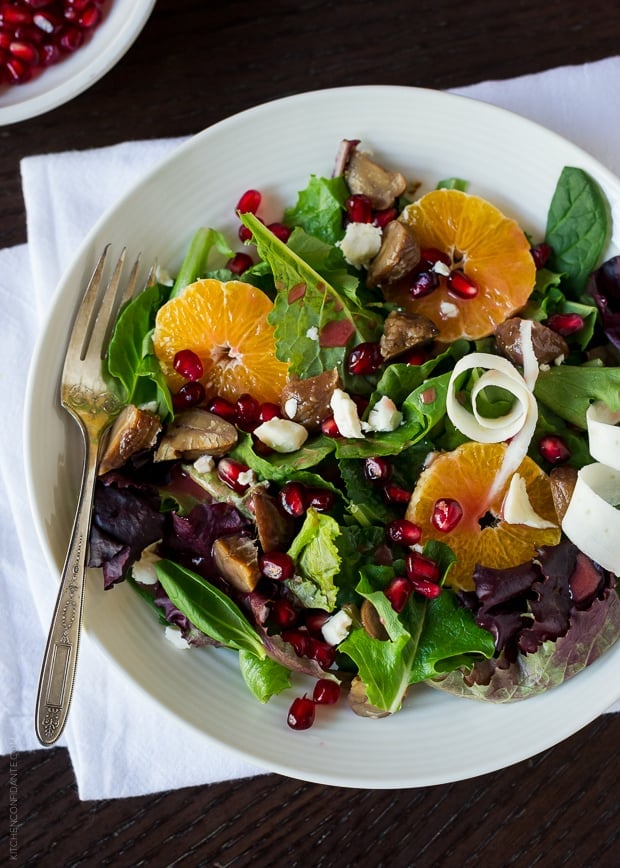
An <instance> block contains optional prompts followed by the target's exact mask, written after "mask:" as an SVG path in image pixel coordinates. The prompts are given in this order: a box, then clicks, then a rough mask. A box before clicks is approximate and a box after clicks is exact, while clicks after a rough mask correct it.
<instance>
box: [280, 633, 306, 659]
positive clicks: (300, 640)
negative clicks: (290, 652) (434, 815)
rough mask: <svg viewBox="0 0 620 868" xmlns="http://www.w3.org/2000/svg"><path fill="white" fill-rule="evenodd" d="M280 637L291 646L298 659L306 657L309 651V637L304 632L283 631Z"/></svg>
mask: <svg viewBox="0 0 620 868" xmlns="http://www.w3.org/2000/svg"><path fill="white" fill-rule="evenodd" d="M280 636H281V637H282V639H283V640H284V642H288V644H289V645H292V646H293V649H294V651H295V654H297V656H298V657H307V656H308V653H309V651H310V640H311V636H310V634H309V633H307V632H305V631H304V630H283V631H282V632H281V633H280Z"/></svg>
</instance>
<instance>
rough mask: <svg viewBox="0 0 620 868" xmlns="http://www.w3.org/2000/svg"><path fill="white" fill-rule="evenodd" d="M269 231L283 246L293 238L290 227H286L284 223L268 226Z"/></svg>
mask: <svg viewBox="0 0 620 868" xmlns="http://www.w3.org/2000/svg"><path fill="white" fill-rule="evenodd" d="M267 229H269V231H270V232H272V233H273V234H274V235H275V236H276V238H279V239H280V241H281V242H282V243H283V244H286V242H287V241H288V240H289V238H290V237H291V230H290V229H289V227H288V226H285V225H284V223H278V222H277V221H276V222H275V223H270V224H269V225H268V226H267Z"/></svg>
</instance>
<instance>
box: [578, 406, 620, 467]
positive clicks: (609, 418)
mask: <svg viewBox="0 0 620 868" xmlns="http://www.w3.org/2000/svg"><path fill="white" fill-rule="evenodd" d="M586 422H587V425H588V445H589V449H590V455H591V456H592V458H594V459H595V460H596V461H600V462H601V463H602V464H606V465H607V466H608V467H613V468H614V470H620V427H619V426H618V423H619V422H620V411H615V412H614V411H612V410H610V409H609V407H608V406H607V404H605V402H604V401H595V402H594V403H593V404H590V406H589V407H588V410H587V412H586Z"/></svg>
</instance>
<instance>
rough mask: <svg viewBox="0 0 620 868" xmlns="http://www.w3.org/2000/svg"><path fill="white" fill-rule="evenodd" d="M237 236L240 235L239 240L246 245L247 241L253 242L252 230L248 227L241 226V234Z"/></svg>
mask: <svg viewBox="0 0 620 868" xmlns="http://www.w3.org/2000/svg"><path fill="white" fill-rule="evenodd" d="M237 234H238V235H239V240H240V241H243V242H244V243H245V242H246V241H251V240H252V232H251V230H250V229H248V227H247V226H243V225H241V226H240V227H239V232H238V233H237Z"/></svg>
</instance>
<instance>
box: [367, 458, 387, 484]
mask: <svg viewBox="0 0 620 868" xmlns="http://www.w3.org/2000/svg"><path fill="white" fill-rule="evenodd" d="M391 475H392V465H391V464H390V462H389V461H388V460H387V458H383V457H382V456H380V455H375V456H373V457H372V458H365V459H364V476H365V477H366V479H367V480H368V482H372V483H383V482H387V481H388V479H389V478H390V476H391Z"/></svg>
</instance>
